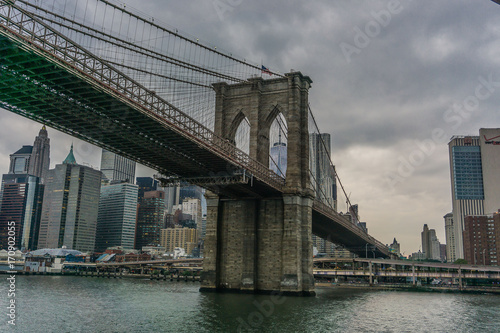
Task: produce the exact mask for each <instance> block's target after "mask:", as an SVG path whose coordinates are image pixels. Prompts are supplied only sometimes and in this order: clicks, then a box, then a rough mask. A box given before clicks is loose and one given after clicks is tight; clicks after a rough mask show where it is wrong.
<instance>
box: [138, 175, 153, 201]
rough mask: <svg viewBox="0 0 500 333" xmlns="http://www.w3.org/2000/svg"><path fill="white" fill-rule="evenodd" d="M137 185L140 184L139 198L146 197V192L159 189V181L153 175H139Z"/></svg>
mask: <svg viewBox="0 0 500 333" xmlns="http://www.w3.org/2000/svg"><path fill="white" fill-rule="evenodd" d="M136 184H137V186H139V194H138V196H139V198H144V193H145V192H150V191H156V190H158V181H157V180H155V179H154V178H152V177H137V180H136Z"/></svg>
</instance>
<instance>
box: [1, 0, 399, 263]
mask: <svg viewBox="0 0 500 333" xmlns="http://www.w3.org/2000/svg"><path fill="white" fill-rule="evenodd" d="M0 59H1V62H0V107H2V108H4V109H6V110H9V111H11V112H14V113H16V114H19V115H21V116H23V117H27V118H30V119H33V120H35V121H38V122H40V123H43V124H46V125H48V126H50V127H52V128H55V129H57V130H59V131H62V132H65V133H68V134H70V135H72V136H75V137H77V138H79V139H82V140H84V141H87V142H89V143H92V144H94V145H97V146H99V147H102V148H105V149H108V150H110V151H113V152H115V153H117V154H120V155H122V156H124V157H127V158H129V159H132V160H134V161H136V162H138V163H141V164H143V165H146V166H148V167H151V168H153V169H155V170H158V171H159V172H160V173H161V174H163V175H167V176H172V177H180V178H183V179H186V180H189V182H190V183H192V184H199V185H202V186H203V187H205V188H207V189H209V190H211V191H213V192H215V193H217V194H220V195H221V196H225V197H227V198H262V197H280V196H282V191H283V188H284V185H285V181H284V179H283V178H281V177H280V176H278V175H277V174H276V173H274V172H273V171H271V170H270V169H269V168H268V167H267V166H265V165H263V164H261V163H258V162H257V161H255V160H252V159H251V158H250V157H249V156H248V155H247V154H245V153H243V152H242V151H240V150H239V149H237V148H236V147H235V146H234V145H232V144H231V143H230V142H229V141H228V140H226V139H223V138H221V137H218V136H216V135H215V134H214V133H213V132H212V131H211V130H209V129H208V128H206V127H204V126H203V125H201V124H200V123H198V122H197V121H196V120H194V119H192V118H191V117H189V116H187V115H186V114H184V113H183V112H181V111H180V110H178V109H177V108H176V107H174V106H173V105H171V104H169V103H168V102H167V101H165V100H163V99H162V98H160V97H159V96H157V95H156V94H155V92H154V91H151V90H148V89H146V88H145V87H143V86H142V85H141V84H139V83H138V82H136V81H134V80H133V79H131V78H129V77H127V76H126V75H124V74H123V73H121V72H119V71H118V70H116V69H115V68H113V67H112V66H111V65H109V64H107V63H106V62H104V61H103V60H101V59H99V58H97V57H95V56H94V55H93V54H91V53H90V52H88V51H86V50H84V49H82V48H81V47H80V46H78V45H77V44H76V43H74V42H73V41H71V40H69V39H68V38H66V37H65V36H63V35H61V34H60V33H58V32H57V31H55V30H53V29H51V28H50V27H49V26H48V25H46V24H45V23H44V22H41V21H39V20H37V19H35V18H33V17H32V16H31V15H30V14H29V13H26V12H24V11H23V10H21V9H20V8H18V7H17V6H16V5H15V3H14V2H13V1H6V0H1V1H0ZM312 228H313V229H312V230H313V233H314V234H316V235H318V236H320V237H322V238H325V239H329V240H331V241H333V242H336V243H338V244H342V245H344V246H345V248H346V249H352V250H353V252H355V253H357V254H359V255H363V254H364V248H365V245H366V244H369V245H371V246H373V247H374V248H375V250H374V251H375V252H376V256H377V257H388V256H390V252H389V250H388V249H387V247H386V246H384V245H383V244H382V243H380V242H378V241H377V240H376V239H374V238H373V237H371V236H370V235H368V234H367V233H365V232H364V231H363V230H362V229H360V228H358V227H357V226H355V225H353V224H352V223H350V222H349V221H348V220H347V219H345V218H343V217H342V216H340V215H339V214H338V213H336V212H335V211H334V210H333V209H331V208H329V207H327V206H325V205H324V204H322V203H321V202H319V201H318V200H315V201H314V205H313V225H312Z"/></svg>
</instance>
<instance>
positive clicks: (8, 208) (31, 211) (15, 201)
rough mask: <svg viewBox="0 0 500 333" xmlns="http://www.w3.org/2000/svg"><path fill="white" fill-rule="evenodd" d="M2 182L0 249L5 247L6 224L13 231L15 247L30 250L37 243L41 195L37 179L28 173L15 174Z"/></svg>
mask: <svg viewBox="0 0 500 333" xmlns="http://www.w3.org/2000/svg"><path fill="white" fill-rule="evenodd" d="M16 176H17V178H10V179H9V181H8V182H6V183H5V184H4V188H3V200H2V203H1V206H0V249H7V245H8V244H7V243H8V227H13V228H14V232H15V240H16V241H15V246H16V247H17V248H18V249H27V250H34V249H36V244H37V242H38V230H39V223H40V215H41V208H42V198H43V189H44V187H43V185H42V184H40V179H39V178H38V177H35V176H29V175H16Z"/></svg>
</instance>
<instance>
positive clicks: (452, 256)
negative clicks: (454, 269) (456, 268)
mask: <svg viewBox="0 0 500 333" xmlns="http://www.w3.org/2000/svg"><path fill="white" fill-rule="evenodd" d="M444 231H445V235H446V260H447V261H448V262H455V260H457V254H456V251H455V246H456V245H455V230H454V222H453V214H452V213H448V214H446V215H445V216H444Z"/></svg>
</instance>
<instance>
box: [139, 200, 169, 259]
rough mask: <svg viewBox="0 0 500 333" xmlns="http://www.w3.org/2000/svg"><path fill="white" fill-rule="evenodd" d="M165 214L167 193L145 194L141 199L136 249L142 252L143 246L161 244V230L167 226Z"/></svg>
mask: <svg viewBox="0 0 500 333" xmlns="http://www.w3.org/2000/svg"><path fill="white" fill-rule="evenodd" d="M164 213H165V192H163V191H149V192H145V193H144V197H143V198H140V199H139V211H138V213H137V227H136V233H135V248H136V249H138V250H141V249H142V247H143V246H148V245H151V246H158V245H159V244H160V230H161V229H163V227H164V225H165V220H164Z"/></svg>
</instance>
